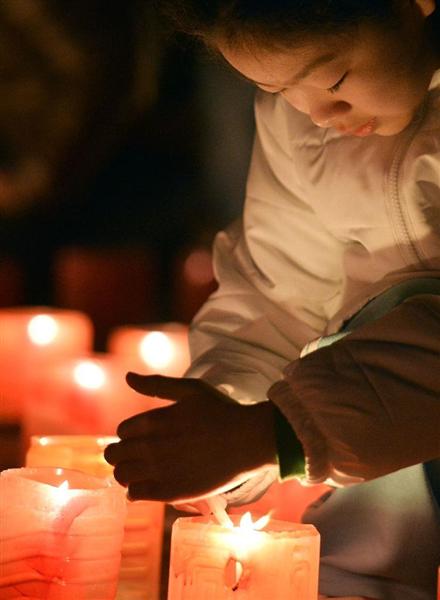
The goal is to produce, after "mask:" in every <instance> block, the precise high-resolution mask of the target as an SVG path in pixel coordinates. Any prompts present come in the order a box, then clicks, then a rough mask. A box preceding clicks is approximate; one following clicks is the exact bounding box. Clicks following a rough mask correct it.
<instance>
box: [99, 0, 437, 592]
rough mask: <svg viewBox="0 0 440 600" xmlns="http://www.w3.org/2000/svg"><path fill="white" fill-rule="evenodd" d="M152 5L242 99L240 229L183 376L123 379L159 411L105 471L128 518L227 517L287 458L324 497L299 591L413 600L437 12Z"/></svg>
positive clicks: (432, 299) (429, 537)
mask: <svg viewBox="0 0 440 600" xmlns="http://www.w3.org/2000/svg"><path fill="white" fill-rule="evenodd" d="M160 4H161V5H166V6H167V7H168V10H169V11H172V12H173V14H174V16H175V18H177V19H178V20H179V22H180V25H181V26H182V27H183V28H184V29H185V30H186V31H188V32H189V33H192V34H194V35H196V36H199V37H201V38H202V39H203V40H204V41H205V42H206V43H207V44H208V45H209V46H210V47H211V48H213V49H214V50H215V51H217V52H218V53H219V54H220V55H221V56H222V57H223V58H224V59H225V60H226V61H227V62H228V63H230V64H231V65H232V67H234V68H235V69H236V70H237V71H238V72H239V73H241V75H242V76H244V77H246V78H247V79H249V80H251V81H253V82H254V83H255V84H256V85H257V86H258V87H259V88H261V90H262V91H259V93H258V94H257V98H256V128H257V134H256V140H255V145H254V149H253V157H252V163H251V167H250V173H249V178H248V186H247V199H246V204H245V209H244V215H243V220H242V222H240V223H235V224H233V225H232V226H231V227H230V228H229V230H228V231H226V232H222V233H220V234H219V235H218V236H217V239H216V245H215V255H214V259H215V269H216V275H217V278H218V281H219V289H218V291H217V292H215V293H214V294H213V295H212V297H211V298H210V299H209V300H208V302H207V303H206V304H205V306H204V307H203V308H202V309H201V311H200V312H199V314H198V315H197V316H196V318H195V320H194V323H193V325H192V333H191V349H192V356H193V364H192V367H191V369H190V371H189V373H188V375H189V376H190V377H191V378H184V379H170V378H161V377H155V376H153V377H142V376H140V375H135V374H129V375H128V377H127V380H128V382H129V384H130V385H131V386H132V387H133V388H134V389H136V390H138V391H139V392H142V393H145V394H148V395H157V396H159V397H162V398H168V399H172V400H175V401H176V402H175V404H173V405H172V406H170V407H167V408H163V409H158V410H155V411H152V412H149V413H143V414H141V415H137V416H135V417H133V418H131V419H129V420H127V421H125V422H124V423H122V424H121V425H120V427H119V430H118V433H119V435H120V437H121V442H120V443H119V444H115V445H112V446H109V448H108V449H107V451H106V458H107V460H109V462H111V463H112V464H114V465H115V476H116V478H117V479H118V480H119V481H120V482H121V483H122V484H124V485H127V486H128V489H129V494H130V496H131V497H132V498H133V499H136V498H148V499H160V500H166V501H174V502H175V501H183V500H186V501H188V500H190V501H191V500H194V499H197V498H201V497H203V496H207V495H209V494H213V493H222V494H223V497H224V498H225V499H226V500H227V501H231V500H232V501H234V502H236V501H241V502H246V501H250V500H251V499H253V496H255V495H256V494H258V493H261V492H262V491H263V490H264V489H265V487H267V485H268V484H269V483H270V482H271V481H272V480H273V477H274V473H276V474H278V473H279V474H280V475H281V477H286V476H289V475H292V474H294V473H295V472H297V462H298V457H299V456H303V457H304V459H305V472H306V475H305V477H306V480H307V482H308V483H310V484H313V483H317V482H323V481H327V482H330V483H332V484H334V485H337V486H339V487H340V488H341V489H337V490H336V491H334V492H332V493H331V494H329V495H328V496H326V497H325V498H323V499H322V501H321V502H318V503H317V504H316V505H314V506H312V507H310V509H309V510H308V511H307V513H306V515H305V516H304V520H307V521H309V522H313V523H315V524H316V525H317V527H318V529H319V531H320V533H321V536H322V557H321V575H320V592H321V593H322V594H325V595H328V596H353V595H356V596H363V597H370V598H375V599H377V600H433V598H434V594H435V581H436V573H437V566H438V565H439V564H440V519H439V504H438V500H439V498H440V490H439V488H440V485H439V480H440V476H439V473H440V468H439V465H440V461H439V460H438V459H439V458H440V287H439V280H438V278H440V111H439V108H440V72H439V71H438V69H439V68H440V48H439V45H440V42H439V40H440V36H439V33H440V27H439V21H440V18H439V11H440V9H438V8H437V7H436V3H435V1H434V0H389V1H386V0H372V1H371V2H359V1H358V0H307V1H296V2H295V1H294V0H290V1H287V0H284V1H283V0H262V1H259V2H258V1H255V2H250V1H246V0H223V1H220V0H218V1H216V0H209V1H208V2H206V1H203V0H175V1H172V0H169V1H167V2H161V3H160ZM363 307H365V308H363ZM359 311H360V312H359ZM365 311H366V312H365ZM365 315H366V316H365ZM342 330H344V331H343V333H344V334H346V333H348V335H340V336H336V337H337V338H339V339H336V341H333V340H334V338H332V339H330V341H333V343H332V344H331V345H330V344H328V342H329V339H328V338H326V339H324V340H323V342H322V343H321V347H320V348H318V349H317V350H316V351H314V352H310V350H311V349H313V348H314V347H315V348H316V347H318V346H319V345H320V344H319V343H318V342H312V340H314V339H315V338H318V337H319V336H329V335H332V334H335V333H336V332H338V331H341V332H342ZM311 342H312V343H311ZM326 344H327V345H326ZM306 345H308V347H307V350H304V352H303V356H302V357H300V352H301V350H302V349H303V348H304V347H305V346H306ZM306 352H308V354H306ZM282 600H284V599H282ZM286 600H287V599H286Z"/></svg>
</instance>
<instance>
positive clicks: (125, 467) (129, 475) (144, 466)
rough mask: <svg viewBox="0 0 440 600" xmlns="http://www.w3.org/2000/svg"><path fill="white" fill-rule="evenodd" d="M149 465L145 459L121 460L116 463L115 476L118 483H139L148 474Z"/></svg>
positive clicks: (125, 484) (124, 484)
mask: <svg viewBox="0 0 440 600" xmlns="http://www.w3.org/2000/svg"><path fill="white" fill-rule="evenodd" d="M148 472H149V465H148V463H146V462H145V461H143V460H132V461H128V460H127V461H125V462H121V463H119V464H117V465H116V467H115V470H114V476H115V479H116V481H117V482H118V483H120V484H121V485H123V486H127V485H128V484H130V483H139V482H140V481H144V480H145V478H146V477H147V476H148Z"/></svg>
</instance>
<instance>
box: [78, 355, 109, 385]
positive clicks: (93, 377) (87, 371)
mask: <svg viewBox="0 0 440 600" xmlns="http://www.w3.org/2000/svg"><path fill="white" fill-rule="evenodd" d="M73 378H74V380H75V381H76V383H77V384H78V385H79V386H81V387H83V388H86V389H88V390H98V389H99V388H101V387H102V386H103V385H104V383H105V381H106V376H105V372H104V369H102V368H101V367H100V366H99V365H97V364H96V363H94V362H92V361H83V362H80V363H79V364H78V365H76V367H75V368H74V370H73Z"/></svg>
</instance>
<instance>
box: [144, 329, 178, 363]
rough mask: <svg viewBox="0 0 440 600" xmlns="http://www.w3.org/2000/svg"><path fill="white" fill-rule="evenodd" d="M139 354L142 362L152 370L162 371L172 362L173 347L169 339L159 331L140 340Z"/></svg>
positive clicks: (152, 332)
mask: <svg viewBox="0 0 440 600" xmlns="http://www.w3.org/2000/svg"><path fill="white" fill-rule="evenodd" d="M139 352H140V354H141V357H142V360H143V361H144V362H145V363H146V364H147V365H148V366H149V367H152V368H153V369H163V368H164V367H167V366H168V365H169V364H170V363H171V362H172V360H173V358H174V355H175V350H174V346H173V344H172V343H171V341H170V339H169V337H168V336H167V335H166V334H165V333H162V332H161V331H151V332H150V333H147V334H146V335H145V336H144V337H143V338H142V340H141V342H140V345H139Z"/></svg>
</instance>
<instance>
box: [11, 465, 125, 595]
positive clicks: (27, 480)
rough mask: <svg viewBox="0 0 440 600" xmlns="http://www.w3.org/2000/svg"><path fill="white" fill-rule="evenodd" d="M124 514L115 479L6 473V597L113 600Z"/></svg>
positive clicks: (50, 471) (48, 471)
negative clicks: (113, 480)
mask: <svg viewBox="0 0 440 600" xmlns="http://www.w3.org/2000/svg"><path fill="white" fill-rule="evenodd" d="M125 510H126V507H125V495H124V490H123V489H122V488H121V487H120V486H119V485H117V484H116V483H115V482H112V481H110V480H105V479H99V478H96V477H92V476H90V475H86V474H84V473H81V472H79V471H70V470H66V469H60V468H22V469H9V470H6V471H3V472H2V473H0V590H1V592H0V597H1V598H20V597H29V598H35V599H40V598H41V599H43V598H44V599H46V598H50V600H79V599H81V600H113V599H114V598H115V593H116V586H117V578H118V572H119V565H120V560H121V544H122V535H123V523H124V517H125Z"/></svg>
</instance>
